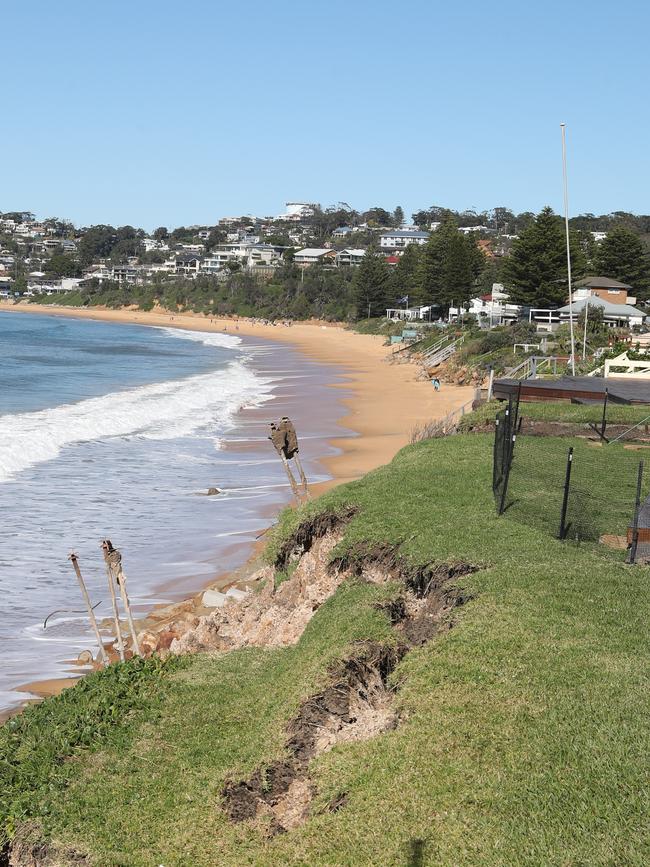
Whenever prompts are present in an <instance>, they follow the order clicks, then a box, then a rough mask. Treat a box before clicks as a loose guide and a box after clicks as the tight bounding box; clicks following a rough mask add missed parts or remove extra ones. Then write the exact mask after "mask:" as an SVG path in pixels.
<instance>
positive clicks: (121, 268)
mask: <svg viewBox="0 0 650 867" xmlns="http://www.w3.org/2000/svg"><path fill="white" fill-rule="evenodd" d="M111 280H115V281H116V282H118V283H136V282H137V280H138V269H137V268H136V267H135V266H134V265H114V266H113V267H112V268H111Z"/></svg>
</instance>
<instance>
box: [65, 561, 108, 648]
mask: <svg viewBox="0 0 650 867" xmlns="http://www.w3.org/2000/svg"><path fill="white" fill-rule="evenodd" d="M68 559H69V560H70V562H71V563H72V567H73V569H74V571H75V575H76V576H77V581H78V582H79V587H80V588H81V594H82V596H83V598H84V602H85V603H86V608H87V609H88V617H89V618H90V625H91V626H92V628H93V631H94V633H95V638H96V639H97V644H98V645H99V655H100V656H101V659H102V662H103V663H104V665H108V655H107V653H106V649H105V647H104V642H103V641H102V636H101V634H100V632H99V626H98V625H97V619H96V618H95V612H94V611H93V606H92V603H91V601H90V596H89V595H88V590H87V589H86V582H85V581H84V579H83V576H82V574H81V569H80V568H79V561H78V559H77V555H76V554H75V553H74V552H73V553H71V554H70V556H69V558H68Z"/></svg>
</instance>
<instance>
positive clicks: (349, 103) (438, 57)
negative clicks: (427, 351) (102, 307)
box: [0, 0, 650, 230]
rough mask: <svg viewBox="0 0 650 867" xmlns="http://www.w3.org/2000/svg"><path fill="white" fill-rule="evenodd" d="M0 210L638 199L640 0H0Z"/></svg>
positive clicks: (183, 220) (156, 221)
mask: <svg viewBox="0 0 650 867" xmlns="http://www.w3.org/2000/svg"><path fill="white" fill-rule="evenodd" d="M0 8H1V20H2V33H3V40H2V45H3V70H4V72H3V83H2V87H1V89H0V93H1V98H0V118H2V132H1V134H0V211H9V210H19V209H21V210H31V211H34V212H35V213H36V214H37V216H39V217H48V216H58V217H65V218H67V219H70V220H72V221H73V222H74V223H75V224H76V225H90V224H93V223H109V224H113V225H125V224H131V225H135V226H141V227H143V228H145V229H148V230H152V229H153V228H155V227H156V226H160V225H164V226H168V227H170V228H171V227H175V226H179V225H193V224H207V225H211V224H214V223H215V222H216V221H217V220H218V219H219V218H220V217H222V216H230V215H239V214H256V215H276V214H280V213H282V212H284V210H285V208H284V204H285V202H288V201H301V202H319V203H320V204H321V205H322V206H323V207H326V206H329V205H335V204H337V203H338V202H341V201H343V202H347V203H349V204H350V205H351V206H352V207H354V208H357V209H358V210H363V209H366V208H369V207H372V206H375V205H379V206H381V207H385V208H387V209H392V208H394V207H396V206H397V205H401V206H402V207H403V208H404V210H405V212H406V214H407V215H410V214H411V213H412V212H413V211H414V210H417V209H420V208H424V207H428V206H430V205H433V204H436V205H443V206H445V207H450V208H455V209H459V210H462V209H476V210H483V209H487V208H492V207H494V206H497V205H504V206H508V207H511V208H512V209H513V210H515V211H528V210H530V211H538V210H539V209H540V208H542V207H543V206H544V205H547V204H548V205H551V206H552V207H553V208H554V209H555V210H556V211H558V212H560V211H561V210H562V162H561V137H560V123H561V122H565V123H566V124H567V145H568V167H569V199H570V211H571V213H572V214H578V213H585V212H593V213H607V212H610V211H613V210H629V211H634V212H637V213H648V212H650V173H649V172H648V170H647V167H648V153H649V139H650V112H649V111H648V89H647V78H648V66H649V60H648V52H647V34H648V31H649V27H650V4H647V3H644V2H637V0H619V2H618V3H616V4H612V3H611V2H603V0H589V2H586V0H571V2H567V0H563V2H558V0H545V2H543V3H526V2H522V0H517V2H511V0H500V2H494V0H493V2H486V0H481V2H479V0H465V2H455V3H452V2H450V0H446V2H440V0H406V2H404V0H402V2H395V0H390V2H389V0H328V2H327V3H325V2H317V0H311V2H305V0H302V2H300V0H273V2H269V0H265V2H261V0H248V2H241V0H240V2H236V0H231V2H223V0H185V2H182V3H179V2H173V3H172V2H169V0H128V2H125V0H112V2H110V3H95V2H90V3H89V2H88V0H64V2H59V3H52V2H51V0H32V2H30V3H11V2H9V0H4V2H3V3H1V4H0Z"/></svg>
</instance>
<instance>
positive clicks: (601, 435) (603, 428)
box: [600, 388, 609, 440]
mask: <svg viewBox="0 0 650 867" xmlns="http://www.w3.org/2000/svg"><path fill="white" fill-rule="evenodd" d="M608 400H609V389H608V388H606V389H605V400H604V401H603V422H602V425H601V427H600V438H601V439H603V440H604V439H605V430H606V428H607V401H608Z"/></svg>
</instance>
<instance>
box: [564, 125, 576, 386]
mask: <svg viewBox="0 0 650 867" xmlns="http://www.w3.org/2000/svg"><path fill="white" fill-rule="evenodd" d="M560 128H561V130H562V176H563V179H564V228H565V232H566V267H567V280H568V283H569V332H570V335H571V374H572V375H573V376H575V375H576V346H575V339H574V335H573V287H572V285H571V250H570V248H569V184H568V181H567V172H566V124H564V123H561V124H560Z"/></svg>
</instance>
